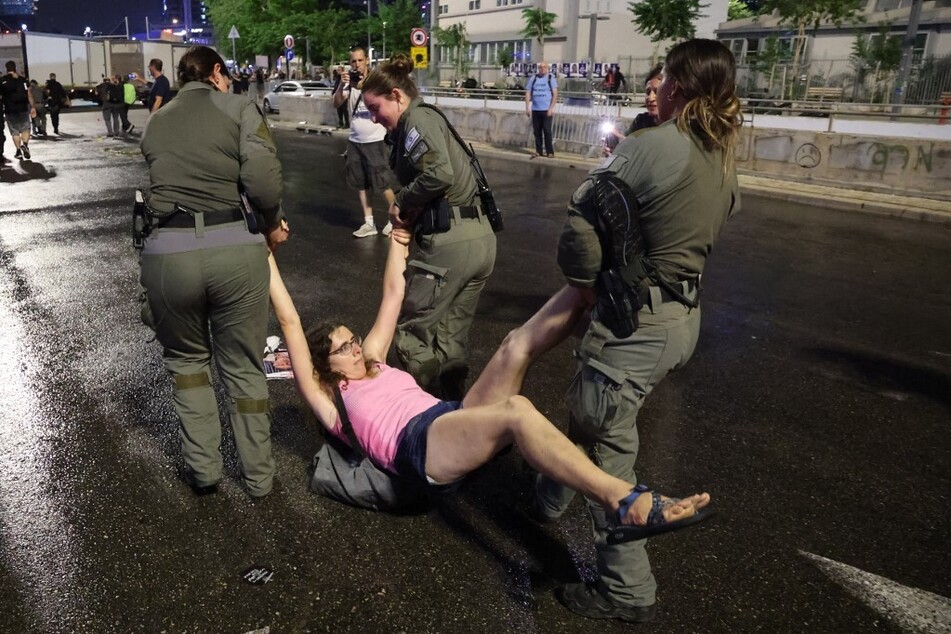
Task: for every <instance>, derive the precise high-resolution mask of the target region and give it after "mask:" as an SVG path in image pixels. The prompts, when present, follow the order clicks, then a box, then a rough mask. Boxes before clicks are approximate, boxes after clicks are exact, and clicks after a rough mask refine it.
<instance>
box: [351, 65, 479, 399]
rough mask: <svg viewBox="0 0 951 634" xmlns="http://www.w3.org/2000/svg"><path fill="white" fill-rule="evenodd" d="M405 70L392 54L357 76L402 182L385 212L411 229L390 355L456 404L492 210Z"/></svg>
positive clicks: (442, 122)
mask: <svg viewBox="0 0 951 634" xmlns="http://www.w3.org/2000/svg"><path fill="white" fill-rule="evenodd" d="M412 71H413V62H412V60H411V59H410V58H409V57H407V56H405V55H398V56H396V57H393V58H392V59H390V60H389V61H387V62H383V63H382V64H380V66H379V67H377V68H376V69H374V70H373V72H372V73H370V76H369V77H367V79H366V80H365V81H364V82H363V98H364V101H365V102H366V104H367V108H368V109H369V111H370V113H371V115H372V116H373V120H374V121H377V122H379V123H381V124H383V126H384V127H385V128H386V129H387V131H388V132H389V139H388V140H389V142H390V143H392V145H393V147H392V154H391V158H390V161H391V165H392V166H393V170H394V172H395V173H396V178H397V180H398V181H399V183H400V185H401V186H402V187H401V189H400V190H399V191H398V192H397V194H396V202H395V204H394V205H393V206H392V207H391V208H390V218H391V219H392V221H393V224H394V226H396V228H401V227H403V226H405V227H408V228H412V230H413V232H414V233H415V241H416V244H417V245H418V247H419V249H418V251H417V252H416V253H415V254H414V256H415V257H414V258H413V259H412V260H410V262H409V263H408V265H407V269H406V296H405V299H404V300H403V305H402V308H401V310H400V318H399V323H398V324H397V335H396V352H397V356H398V357H399V359H400V362H401V363H402V364H403V367H405V368H406V369H407V370H408V371H409V372H410V374H412V375H413V377H414V378H415V379H416V380H417V381H418V382H419V384H420V386H421V387H422V388H423V389H424V390H426V391H428V392H429V393H430V394H434V395H436V396H438V397H439V398H443V399H445V400H450V401H453V400H461V399H462V396H463V395H464V394H465V385H466V377H467V376H468V372H469V359H468V357H469V350H468V346H469V328H470V327H471V326H472V320H473V319H474V318H475V312H476V306H477V305H478V303H479V296H480V295H481V293H482V289H483V287H484V286H485V283H486V280H488V279H489V275H490V274H491V273H492V269H493V267H494V266H495V247H496V243H495V233H494V232H493V226H492V223H491V222H490V215H491V213H492V211H493V210H492V209H485V208H484V205H483V200H482V199H481V198H480V196H479V184H478V182H477V181H476V175H475V172H474V169H473V165H472V164H471V163H470V155H469V154H468V153H467V151H466V149H465V148H464V147H463V145H462V144H461V143H460V142H459V141H458V140H457V139H456V138H455V136H454V135H453V134H452V132H451V128H450V126H449V124H448V122H447V121H446V119H444V115H443V114H442V113H441V112H440V111H439V110H437V109H436V108H434V107H432V106H430V105H428V104H424V103H423V100H422V99H421V98H420V96H419V90H418V89H417V87H416V84H415V83H414V82H413V79H412V76H411V73H412Z"/></svg>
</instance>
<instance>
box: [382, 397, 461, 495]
mask: <svg viewBox="0 0 951 634" xmlns="http://www.w3.org/2000/svg"><path fill="white" fill-rule="evenodd" d="M460 407H462V403H460V402H459V401H439V402H438V403H436V404H435V405H433V406H432V407H430V408H429V409H427V410H426V411H425V412H423V413H422V414H417V415H416V416H414V417H413V418H411V419H410V421H409V423H407V424H406V427H404V428H403V430H402V431H401V432H400V435H399V438H398V439H397V441H396V460H395V461H394V466H395V467H396V472H397V474H399V475H400V476H401V477H404V478H408V479H410V480H415V481H416V482H420V483H423V484H426V485H427V486H429V487H434V488H437V489H439V490H441V491H447V490H451V489H455V488H456V487H457V486H458V485H459V483H460V482H462V480H456V481H455V482H450V483H448V484H437V483H435V482H433V481H432V480H430V479H429V478H428V477H427V476H426V439H427V435H428V434H429V428H430V427H431V426H432V424H433V423H434V422H435V421H436V419H437V418H439V417H440V416H442V415H443V414H447V413H449V412H454V411H456V410H457V409H459V408H460Z"/></svg>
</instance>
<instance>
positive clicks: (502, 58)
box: [496, 46, 515, 68]
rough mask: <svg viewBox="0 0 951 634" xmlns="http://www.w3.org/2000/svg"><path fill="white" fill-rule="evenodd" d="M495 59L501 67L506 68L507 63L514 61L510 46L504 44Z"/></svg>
mask: <svg viewBox="0 0 951 634" xmlns="http://www.w3.org/2000/svg"><path fill="white" fill-rule="evenodd" d="M496 61H497V63H498V65H499V66H501V67H502V68H508V67H509V64H511V63H512V62H514V61H515V54H514V53H513V52H512V47H511V46H506V47H505V48H503V49H501V50H500V51H499V54H498V57H497V58H496Z"/></svg>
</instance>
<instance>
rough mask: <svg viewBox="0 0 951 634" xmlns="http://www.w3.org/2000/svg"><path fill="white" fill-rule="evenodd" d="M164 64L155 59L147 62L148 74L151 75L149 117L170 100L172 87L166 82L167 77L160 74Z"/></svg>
mask: <svg viewBox="0 0 951 634" xmlns="http://www.w3.org/2000/svg"><path fill="white" fill-rule="evenodd" d="M162 68H164V62H162V60H161V59H159V58H157V57H156V58H155V59H152V60H150V61H149V74H150V75H152V89H151V90H149V101H148V104H147V107H148V109H149V115H153V114H155V113H156V112H158V110H159V108H161V107H162V106H164V105H165V104H167V103H168V100H169V99H171V98H172V86H171V84H169V82H168V77H166V76H165V75H164V74H163V73H162Z"/></svg>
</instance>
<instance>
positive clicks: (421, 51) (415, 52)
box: [409, 46, 429, 68]
mask: <svg viewBox="0 0 951 634" xmlns="http://www.w3.org/2000/svg"><path fill="white" fill-rule="evenodd" d="M409 54H410V57H412V58H413V68H429V49H428V48H426V47H425V46H412V47H410V49H409Z"/></svg>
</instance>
